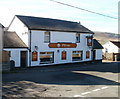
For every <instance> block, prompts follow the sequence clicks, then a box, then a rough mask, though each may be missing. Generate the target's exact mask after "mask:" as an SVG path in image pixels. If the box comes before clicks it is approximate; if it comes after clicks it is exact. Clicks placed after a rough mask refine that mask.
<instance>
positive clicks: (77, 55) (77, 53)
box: [72, 51, 83, 61]
mask: <svg viewBox="0 0 120 99" xmlns="http://www.w3.org/2000/svg"><path fill="white" fill-rule="evenodd" d="M82 56H83V51H73V52H72V60H73V61H79V60H82Z"/></svg>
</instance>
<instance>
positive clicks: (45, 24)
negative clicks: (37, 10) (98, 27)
mask: <svg viewBox="0 0 120 99" xmlns="http://www.w3.org/2000/svg"><path fill="white" fill-rule="evenodd" d="M16 17H18V18H19V19H20V20H21V21H22V22H23V23H24V24H25V25H26V26H27V27H28V28H29V29H30V30H48V31H65V32H81V33H93V32H92V31H90V30H89V29H87V28H86V27H84V26H83V25H81V24H80V23H77V22H72V21H65V20H59V19H50V18H42V17H33V16H21V15H16Z"/></svg>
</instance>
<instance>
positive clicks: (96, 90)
mask: <svg viewBox="0 0 120 99" xmlns="http://www.w3.org/2000/svg"><path fill="white" fill-rule="evenodd" d="M106 88H108V87H107V86H105V87H102V88H100V89H94V90H92V91H94V92H96V91H100V90H102V89H106ZM92 91H88V92H84V93H81V95H74V97H85V96H83V95H86V94H89V93H92Z"/></svg>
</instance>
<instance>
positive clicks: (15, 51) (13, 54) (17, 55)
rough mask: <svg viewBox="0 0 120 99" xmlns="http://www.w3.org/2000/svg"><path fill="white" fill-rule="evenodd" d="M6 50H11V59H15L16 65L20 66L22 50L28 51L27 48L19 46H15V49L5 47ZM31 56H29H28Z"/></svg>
mask: <svg viewBox="0 0 120 99" xmlns="http://www.w3.org/2000/svg"><path fill="white" fill-rule="evenodd" d="M4 50H5V51H10V53H11V57H10V60H14V61H15V67H20V62H21V61H20V58H21V56H20V52H21V51H27V49H24V48H23V49H18V48H16V49H15V48H13V49H7V48H6V49H4ZM28 57H29V56H28ZM27 64H29V58H28V63H27Z"/></svg>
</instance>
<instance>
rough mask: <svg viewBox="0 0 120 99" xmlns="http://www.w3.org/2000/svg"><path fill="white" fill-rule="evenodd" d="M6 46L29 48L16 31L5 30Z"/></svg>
mask: <svg viewBox="0 0 120 99" xmlns="http://www.w3.org/2000/svg"><path fill="white" fill-rule="evenodd" d="M3 38H4V48H27V45H26V44H25V43H24V42H23V41H22V40H21V39H20V37H19V36H18V35H17V34H16V33H15V32H8V31H5V32H4V35H3Z"/></svg>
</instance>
